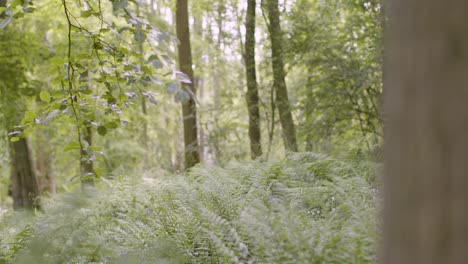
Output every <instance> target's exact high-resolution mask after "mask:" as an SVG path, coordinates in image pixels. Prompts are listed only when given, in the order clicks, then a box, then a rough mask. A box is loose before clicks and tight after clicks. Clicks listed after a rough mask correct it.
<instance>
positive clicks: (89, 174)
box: [80, 126, 96, 190]
mask: <svg viewBox="0 0 468 264" xmlns="http://www.w3.org/2000/svg"><path fill="white" fill-rule="evenodd" d="M83 132H84V133H83V139H84V142H87V144H88V145H87V146H84V149H82V150H81V161H80V164H81V187H82V189H83V190H84V189H86V188H87V187H92V186H94V178H95V176H96V175H95V173H94V164H93V159H94V157H93V156H92V151H91V149H90V147H91V146H92V145H93V133H92V132H93V131H92V130H91V127H90V126H87V127H86V128H85V129H84V130H83ZM84 142H83V143H84Z"/></svg>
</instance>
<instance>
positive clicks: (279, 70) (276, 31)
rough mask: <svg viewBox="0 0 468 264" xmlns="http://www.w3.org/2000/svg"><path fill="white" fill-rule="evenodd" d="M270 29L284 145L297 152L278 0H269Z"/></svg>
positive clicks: (275, 86) (277, 104)
mask: <svg viewBox="0 0 468 264" xmlns="http://www.w3.org/2000/svg"><path fill="white" fill-rule="evenodd" d="M267 9H268V19H269V21H270V22H269V24H268V31H269V33H270V40H271V55H272V66H273V86H274V89H275V93H276V100H275V104H276V107H277V108H278V112H279V117H280V122H281V127H282V133H283V141H284V147H285V149H286V150H287V151H293V152H297V142H296V128H295V126H294V120H293V118H292V115H291V109H290V105H289V98H288V91H287V88H286V80H285V71H284V61H283V43H282V42H283V35H282V31H281V23H280V12H279V7H278V0H267Z"/></svg>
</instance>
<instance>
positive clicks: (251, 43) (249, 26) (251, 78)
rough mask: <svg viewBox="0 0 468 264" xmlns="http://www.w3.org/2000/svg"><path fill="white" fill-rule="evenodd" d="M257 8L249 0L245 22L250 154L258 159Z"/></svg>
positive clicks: (259, 149) (260, 146)
mask: <svg viewBox="0 0 468 264" xmlns="http://www.w3.org/2000/svg"><path fill="white" fill-rule="evenodd" d="M255 8H256V1H255V0H248V2H247V15H246V22H245V53H244V60H245V70H246V77H247V94H246V99H247V108H248V110H249V138H250V156H251V157H252V159H256V158H258V157H260V156H261V155H262V144H261V134H260V110H259V101H260V99H259V96H258V86H257V75H256V72H255Z"/></svg>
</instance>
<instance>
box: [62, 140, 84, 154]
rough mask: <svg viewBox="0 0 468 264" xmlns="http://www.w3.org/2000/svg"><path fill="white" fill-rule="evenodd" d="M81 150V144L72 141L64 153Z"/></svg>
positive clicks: (64, 149)
mask: <svg viewBox="0 0 468 264" xmlns="http://www.w3.org/2000/svg"><path fill="white" fill-rule="evenodd" d="M79 149H80V143H78V142H76V141H70V143H68V145H66V146H65V148H63V151H65V152H67V151H70V150H79Z"/></svg>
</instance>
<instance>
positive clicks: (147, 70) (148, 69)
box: [141, 66, 153, 75]
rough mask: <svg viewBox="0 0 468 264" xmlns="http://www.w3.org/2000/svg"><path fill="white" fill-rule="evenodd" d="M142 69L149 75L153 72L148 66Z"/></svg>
mask: <svg viewBox="0 0 468 264" xmlns="http://www.w3.org/2000/svg"><path fill="white" fill-rule="evenodd" d="M141 70H142V71H143V72H144V73H146V74H148V75H151V74H152V73H153V72H152V71H151V69H150V68H149V67H148V66H143V67H141Z"/></svg>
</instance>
